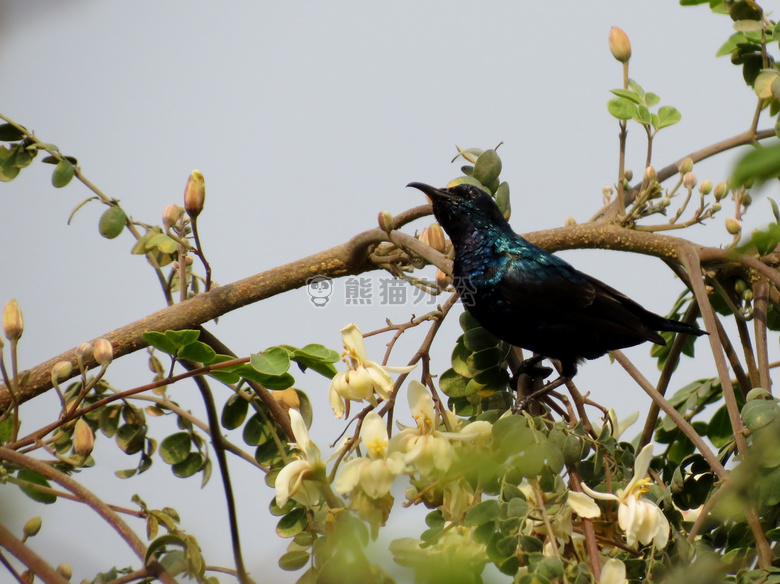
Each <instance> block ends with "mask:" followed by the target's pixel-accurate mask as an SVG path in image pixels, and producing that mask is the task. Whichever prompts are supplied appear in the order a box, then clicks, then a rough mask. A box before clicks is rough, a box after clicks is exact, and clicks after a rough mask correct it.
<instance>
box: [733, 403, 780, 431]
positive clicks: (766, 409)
mask: <svg viewBox="0 0 780 584" xmlns="http://www.w3.org/2000/svg"><path fill="white" fill-rule="evenodd" d="M779 411H780V408H778V406H777V404H776V403H774V402H772V401H766V400H763V399H754V400H751V401H749V402H747V403H746V404H745V405H744V406H742V411H741V414H742V420H743V421H744V422H745V427H746V428H747V429H748V430H751V431H755V430H758V429H759V428H763V427H764V426H766V425H767V424H769V423H771V422H773V421H774V420H775V419H776V418H777V417H778V412H779Z"/></svg>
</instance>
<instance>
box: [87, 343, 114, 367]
mask: <svg viewBox="0 0 780 584" xmlns="http://www.w3.org/2000/svg"><path fill="white" fill-rule="evenodd" d="M92 354H93V355H94V356H95V361H97V362H98V364H99V365H101V366H103V367H108V365H109V364H110V363H111V361H112V360H113V359H114V349H113V348H112V347H111V343H109V342H108V341H107V340H106V339H98V340H97V341H95V346H94V347H93V349H92Z"/></svg>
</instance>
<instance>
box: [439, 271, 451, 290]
mask: <svg viewBox="0 0 780 584" xmlns="http://www.w3.org/2000/svg"><path fill="white" fill-rule="evenodd" d="M450 284H452V278H451V277H450V276H449V274H445V273H444V272H443V271H442V270H436V285H437V286H438V287H439V288H442V289H444V288H446V287H447V286H449V285H450Z"/></svg>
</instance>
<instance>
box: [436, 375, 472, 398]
mask: <svg viewBox="0 0 780 584" xmlns="http://www.w3.org/2000/svg"><path fill="white" fill-rule="evenodd" d="M468 382H469V380H468V379H467V378H466V377H463V376H462V375H458V373H456V372H455V370H454V369H447V371H445V372H444V373H442V375H441V377H440V378H439V387H440V388H441V390H442V391H443V392H444V393H445V395H448V396H449V397H466V396H467V395H470V394H469V393H468V390H467V387H468Z"/></svg>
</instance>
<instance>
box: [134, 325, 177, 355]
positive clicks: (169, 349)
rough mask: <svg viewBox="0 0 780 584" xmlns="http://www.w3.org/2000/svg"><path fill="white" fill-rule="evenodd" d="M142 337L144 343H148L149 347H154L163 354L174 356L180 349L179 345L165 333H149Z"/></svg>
mask: <svg viewBox="0 0 780 584" xmlns="http://www.w3.org/2000/svg"><path fill="white" fill-rule="evenodd" d="M141 337H143V339H144V341H146V343H147V344H148V345H149V346H151V347H154V348H155V349H158V350H160V351H162V352H163V353H168V354H169V355H172V354H174V353H175V352H176V351H177V350H178V348H179V345H178V344H176V343H175V342H173V341H172V340H171V339H169V338H168V337H167V336H166V335H165V333H160V332H157V331H148V332H145V333H143V334H142V335H141Z"/></svg>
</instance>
